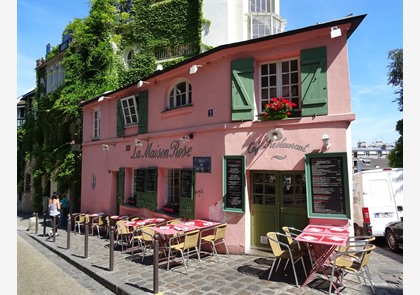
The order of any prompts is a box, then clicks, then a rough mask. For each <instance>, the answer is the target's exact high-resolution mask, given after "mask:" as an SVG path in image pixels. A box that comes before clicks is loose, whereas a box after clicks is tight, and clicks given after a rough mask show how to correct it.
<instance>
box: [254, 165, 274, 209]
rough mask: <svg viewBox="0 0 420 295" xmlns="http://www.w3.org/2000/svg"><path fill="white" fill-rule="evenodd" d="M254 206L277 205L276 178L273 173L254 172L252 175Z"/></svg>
mask: <svg viewBox="0 0 420 295" xmlns="http://www.w3.org/2000/svg"><path fill="white" fill-rule="evenodd" d="M252 176H253V181H252V190H253V191H252V193H253V204H259V205H275V203H276V176H275V174H273V173H265V172H254V173H253V174H252Z"/></svg>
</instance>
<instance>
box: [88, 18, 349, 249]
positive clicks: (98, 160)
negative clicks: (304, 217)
mask: <svg viewBox="0 0 420 295" xmlns="http://www.w3.org/2000/svg"><path fill="white" fill-rule="evenodd" d="M341 29H342V31H343V35H345V31H346V29H348V26H347V27H346V26H343V27H342V28H341ZM319 46H327V54H328V56H327V73H328V74H327V77H328V116H318V117H314V118H312V117H304V118H290V119H287V120H281V121H265V122H260V121H258V120H257V119H256V120H255V121H252V122H248V121H247V122H231V71H230V69H231V61H232V60H236V59H240V58H248V57H253V58H254V59H255V75H254V77H255V96H256V98H257V97H258V96H259V92H258V89H259V85H258V83H259V67H258V64H259V63H261V62H265V61H274V60H278V59H282V58H288V57H297V56H299V52H300V51H301V49H306V48H314V47H319ZM192 64H193V63H192V62H191V63H189V64H185V65H183V66H180V67H178V68H175V69H173V70H171V71H168V72H165V73H162V74H161V75H158V76H156V77H154V78H152V79H150V80H148V82H149V83H150V84H144V85H143V87H142V88H140V89H138V88H137V87H136V85H133V86H131V87H128V88H126V89H123V90H120V91H118V92H116V93H112V94H109V95H107V96H110V97H111V98H106V99H104V100H103V101H101V102H97V101H95V102H90V103H88V104H85V105H84V106H83V112H84V114H83V130H84V131H83V166H82V204H81V210H82V211H84V212H97V211H104V212H106V213H108V214H115V213H116V212H117V208H116V192H117V187H116V183H117V182H116V179H117V173H118V169H119V168H120V167H125V168H126V174H125V196H124V198H125V199H127V198H128V197H129V196H131V195H132V189H133V185H132V170H133V169H136V168H145V167H159V170H158V172H159V181H158V208H161V207H162V206H163V205H164V203H163V202H164V194H165V185H164V179H165V175H164V172H165V169H177V168H192V157H195V156H210V157H211V169H212V172H211V173H197V174H196V182H195V188H196V195H195V200H196V201H195V202H196V203H195V204H196V206H195V214H196V218H201V219H209V220H214V221H219V222H228V224H229V226H228V235H227V243H228V245H229V249H230V251H231V252H232V253H243V252H245V249H246V248H247V235H248V234H247V232H248V231H249V227H250V225H249V220H247V217H246V216H247V215H248V216H249V207H247V208H246V211H247V212H246V213H245V214H242V213H231V212H225V211H223V209H222V159H223V156H224V155H242V154H243V155H246V169H247V175H249V171H248V170H304V155H305V153H310V152H324V151H325V150H323V146H322V141H321V137H322V135H323V134H324V133H327V134H328V135H329V136H330V138H331V144H332V147H331V149H330V150H329V151H330V152H335V151H336V152H342V151H346V150H347V149H348V146H347V136H348V129H349V125H350V123H351V121H353V120H354V119H355V116H354V114H353V113H352V112H351V104H350V103H351V100H350V85H349V75H348V72H349V70H348V60H347V44H346V38H345V37H342V38H335V39H331V38H330V36H329V28H325V29H319V30H315V31H312V32H305V33H302V34H298V35H293V36H290V37H287V38H278V39H273V40H269V41H265V42H259V43H253V44H249V45H244V46H241V47H239V48H228V49H226V50H222V51H219V52H217V53H215V54H210V55H207V56H203V57H201V58H200V59H198V60H196V61H194V64H199V65H202V67H200V68H199V69H198V72H197V73H196V74H194V75H189V74H188V70H189V67H190V66H191V65H192ZM182 79H188V81H189V83H190V84H191V85H192V87H193V106H190V107H185V108H181V109H177V110H171V111H165V109H166V104H167V95H168V91H169V89H171V88H172V87H173V85H174V84H176V83H178V82H179V81H181V80H182ZM146 89H147V90H148V92H149V106H148V108H149V109H148V120H149V121H148V133H147V134H145V135H139V134H137V126H133V127H130V128H126V136H125V137H122V138H119V137H117V132H116V103H117V100H118V99H120V98H123V97H126V96H128V95H137V94H138V93H139V92H140V91H144V90H146ZM97 108H99V109H100V111H101V126H100V128H101V138H100V140H97V141H92V140H91V136H92V134H93V131H92V127H93V124H92V122H93V117H92V114H93V110H94V109H97ZM209 110H213V116H212V117H209V116H208V115H207V114H208V111H209ZM272 128H282V129H283V141H282V143H287V144H293V146H294V147H295V148H285V147H284V145H281V144H280V142H275V143H272V144H269V143H268V142H267V137H266V134H267V132H268V131H269V130H270V129H272ZM187 132H193V134H194V138H193V140H191V141H189V142H186V143H182V142H178V146H177V149H186V148H192V152H191V155H190V156H189V157H184V158H169V159H154V158H132V157H131V156H132V155H133V153H134V151H138V150H140V152H142V153H143V152H144V149H145V148H146V144H145V145H144V146H143V147H141V148H138V147H137V148H136V147H135V144H134V139H136V138H145V137H148V138H150V140H149V144H152V145H153V147H154V148H164V149H166V148H169V146H170V145H171V144H173V142H174V141H176V140H177V139H179V138H180V137H182V136H183V135H185V134H186V133H187ZM103 143H107V144H110V150H109V151H103V150H102V144H103ZM136 149H137V150H136ZM273 156H286V157H287V161H276V160H273ZM93 177H96V186H95V187H93V186H92V182H93ZM247 188H248V189H249V187H248V185H247ZM247 206H249V202H248V201H247ZM120 213H121V214H129V215H140V216H151V215H158V214H157V213H154V212H150V211H148V210H145V209H134V208H124V207H122V208H121V212H120Z"/></svg>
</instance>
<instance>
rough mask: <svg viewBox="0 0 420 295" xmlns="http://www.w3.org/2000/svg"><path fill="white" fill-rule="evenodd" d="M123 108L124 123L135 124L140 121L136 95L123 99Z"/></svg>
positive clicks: (126, 124) (127, 124)
mask: <svg viewBox="0 0 420 295" xmlns="http://www.w3.org/2000/svg"><path fill="white" fill-rule="evenodd" d="M120 103H121V108H122V112H123V116H124V125H125V126H130V125H135V124H137V123H138V121H139V115H138V112H137V101H136V97H135V96H134V95H131V96H127V97H124V98H122V99H121V101H120Z"/></svg>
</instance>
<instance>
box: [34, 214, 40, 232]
mask: <svg viewBox="0 0 420 295" xmlns="http://www.w3.org/2000/svg"><path fill="white" fill-rule="evenodd" d="M38 222H39V218H38V213H35V234H36V235H37V234H38Z"/></svg>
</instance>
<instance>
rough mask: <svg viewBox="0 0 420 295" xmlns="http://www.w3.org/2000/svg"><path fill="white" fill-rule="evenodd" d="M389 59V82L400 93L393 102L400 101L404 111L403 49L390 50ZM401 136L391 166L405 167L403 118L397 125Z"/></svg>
mask: <svg viewBox="0 0 420 295" xmlns="http://www.w3.org/2000/svg"><path fill="white" fill-rule="evenodd" d="M388 59H390V60H391V62H390V64H389V65H388V84H390V85H393V86H395V87H397V90H395V92H394V93H395V94H396V95H398V97H397V98H396V99H394V100H393V102H397V103H398V110H399V111H400V112H402V111H403V100H404V95H403V50H402V49H395V50H391V51H389V52H388ZM395 130H396V131H398V133H399V134H400V137H399V138H398V140H397V142H396V143H395V148H394V149H393V150H392V151H391V152H390V154H389V156H388V163H389V166H390V167H396V168H397V167H398V168H402V167H403V119H401V120H399V121H398V122H397V124H396V126H395Z"/></svg>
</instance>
